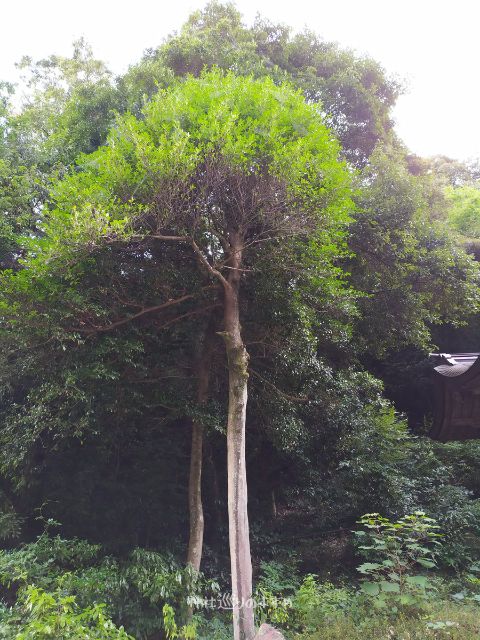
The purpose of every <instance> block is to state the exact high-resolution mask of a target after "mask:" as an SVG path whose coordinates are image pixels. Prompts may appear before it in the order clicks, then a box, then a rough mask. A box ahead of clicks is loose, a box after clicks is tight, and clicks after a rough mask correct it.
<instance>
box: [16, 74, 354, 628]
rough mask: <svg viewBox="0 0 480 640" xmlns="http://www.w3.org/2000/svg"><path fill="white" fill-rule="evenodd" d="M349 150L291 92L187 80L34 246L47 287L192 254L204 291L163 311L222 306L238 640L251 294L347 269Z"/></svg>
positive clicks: (85, 172) (131, 123)
mask: <svg viewBox="0 0 480 640" xmlns="http://www.w3.org/2000/svg"><path fill="white" fill-rule="evenodd" d="M338 152H339V147H338V144H337V143H336V142H335V140H334V139H333V137H332V135H331V133H330V132H329V131H328V129H327V128H326V127H325V126H324V124H323V123H322V119H321V116H320V115H319V112H318V109H317V108H316V107H315V106H312V105H307V104H306V103H305V101H304V100H303V98H302V96H301V95H300V94H299V93H297V92H295V91H293V90H291V89H289V88H288V87H276V86H275V85H274V83H273V82H272V81H270V80H262V81H255V80H252V79H250V78H237V77H235V76H233V75H226V76H224V75H223V74H222V73H220V72H218V71H213V72H211V73H207V74H204V75H203V76H202V77H201V78H200V79H193V78H190V79H187V80H186V81H184V82H182V83H180V84H177V85H175V86H174V87H172V88H171V89H170V90H167V91H164V92H161V93H160V94H159V95H158V96H157V97H156V98H155V99H154V100H153V101H152V102H151V103H150V104H148V105H147V107H146V108H145V110H144V117H143V119H142V120H137V119H136V118H134V117H133V116H125V117H124V118H121V119H119V120H118V122H117V127H116V129H115V130H114V131H113V132H112V133H111V136H110V139H109V145H108V146H106V147H103V148H101V149H99V150H98V151H97V152H96V153H94V154H91V155H90V156H84V158H83V159H82V160H81V162H80V166H79V168H80V171H77V172H75V173H74V174H72V175H71V176H69V177H67V178H66V179H64V180H62V181H60V182H59V183H58V184H57V185H56V188H55V191H54V197H55V202H56V208H55V209H54V210H53V211H52V212H51V213H50V214H49V216H48V221H47V223H46V226H45V232H46V238H45V239H43V240H41V241H38V242H37V243H34V248H33V249H34V252H33V253H34V255H32V257H31V259H30V261H29V262H28V269H27V270H26V274H27V275H23V274H22V278H26V279H27V280H28V279H33V281H35V280H36V279H37V278H39V277H40V278H44V279H46V280H47V281H48V279H49V278H50V277H51V274H52V269H53V270H55V269H56V270H63V271H67V272H70V273H71V270H72V269H73V270H75V266H74V265H76V264H78V263H79V259H80V257H81V256H82V255H84V256H85V255H86V254H88V253H89V252H92V251H95V250H96V249H98V247H100V246H105V245H107V246H108V245H109V246H111V247H112V250H113V249H114V248H115V249H116V248H118V247H121V246H122V245H123V246H125V248H128V247H129V246H131V245H132V243H135V244H136V246H137V251H138V252H140V254H142V255H143V256H145V255H148V253H149V252H151V251H155V250H156V249H155V247H156V246H157V244H160V246H164V245H172V244H173V245H178V247H179V250H182V251H184V249H186V250H188V251H189V256H190V258H189V259H190V261H191V264H193V265H196V266H197V271H198V273H199V274H200V275H201V279H200V284H201V286H198V285H195V288H194V289H193V290H192V289H188V288H187V287H188V285H189V284H190V286H191V284H192V283H189V282H188V281H187V282H184V287H185V290H184V294H183V295H182V296H179V298H177V299H176V300H173V299H168V300H166V301H164V302H163V303H162V304H160V305H157V307H162V308H166V307H168V308H170V307H174V306H176V305H181V304H182V303H183V302H184V301H185V300H186V299H188V300H191V299H192V298H194V299H195V300H196V302H197V304H200V309H199V310H200V311H201V310H202V304H203V307H204V308H207V307H208V306H211V305H212V303H213V304H218V301H220V303H221V305H222V326H221V331H220V333H221V335H222V337H223V340H224V344H225V353H226V357H227V369H228V389H229V391H228V394H229V396H228V419H227V448H228V465H227V466H228V507H229V532H230V553H231V569H232V596H233V601H234V630H235V638H236V639H237V640H249V639H250V638H252V637H253V633H254V630H253V609H252V603H251V595H252V576H251V559H250V543H249V527H248V515H247V482H246V467H245V418H246V406H247V390H248V353H247V350H246V347H245V343H244V340H243V337H242V331H241V320H240V307H241V303H242V286H243V283H245V282H247V281H248V279H249V275H250V273H252V272H253V273H254V272H255V271H256V270H257V269H262V270H263V269H267V270H268V268H269V264H271V262H272V261H276V260H278V259H279V257H280V256H282V258H283V262H284V264H285V266H287V265H288V266H289V268H290V269H292V267H293V266H295V270H296V272H297V274H296V276H292V278H293V279H292V280H291V286H294V282H295V277H296V278H297V279H298V278H299V275H298V274H299V273H300V272H301V271H302V269H305V271H306V272H307V273H308V271H309V270H310V271H312V272H315V273H316V271H315V268H314V266H313V265H314V260H317V261H318V262H319V263H321V265H322V269H324V270H326V271H327V272H328V265H330V273H333V274H335V273H337V272H336V271H335V269H334V268H333V267H332V266H331V264H332V260H334V259H335V257H336V256H337V255H338V254H339V253H340V252H341V249H340V248H336V247H339V245H341V241H342V236H343V227H344V226H345V224H346V222H347V221H348V210H349V208H350V199H349V183H350V179H349V174H348V172H347V171H346V169H345V167H344V166H343V165H342V164H341V163H340V162H339V161H338V159H337V156H338ZM302 256H303V258H302ZM306 256H310V258H309V259H306ZM172 267H174V265H172ZM292 272H293V273H294V271H293V269H292ZM202 280H203V281H202ZM209 290H210V292H211V293H210V294H209V293H208V291H209ZM217 291H219V292H220V298H219V297H218V294H217ZM212 295H213V296H214V299H213V301H212V297H211V296H212ZM209 297H210V299H209ZM215 297H216V298H215ZM205 298H206V301H205ZM162 305H163V306H162ZM181 315H182V314H179V319H180V316H181ZM78 321H79V324H78V325H77V328H76V329H77V331H82V330H88V326H86V325H82V318H81V317H79V318H78Z"/></svg>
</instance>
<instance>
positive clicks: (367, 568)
mask: <svg viewBox="0 0 480 640" xmlns="http://www.w3.org/2000/svg"><path fill="white" fill-rule="evenodd" d="M381 566H382V565H381V564H379V563H378V562H364V563H363V564H361V565H360V566H359V567H357V571H359V572H360V573H370V572H371V571H375V570H376V569H379V568H380V567H381Z"/></svg>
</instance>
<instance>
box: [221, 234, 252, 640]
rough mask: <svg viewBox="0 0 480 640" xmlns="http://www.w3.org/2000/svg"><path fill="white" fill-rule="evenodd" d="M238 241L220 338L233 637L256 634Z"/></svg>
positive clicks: (245, 638)
mask: <svg viewBox="0 0 480 640" xmlns="http://www.w3.org/2000/svg"><path fill="white" fill-rule="evenodd" d="M241 264H242V255H241V247H240V246H239V243H236V242H235V241H233V242H232V258H231V272H230V276H229V278H228V286H226V287H225V304H224V326H225V331H224V334H223V336H224V339H225V346H226V352H227V359H228V373H229V396H228V422H227V469H228V525H229V542H230V562H231V571H232V598H233V630H234V640H252V638H253V637H254V635H255V627H254V610H253V602H252V560H251V555H250V535H249V526H248V512H247V473H246V462H245V419H246V409H247V381H248V353H247V350H246V348H245V345H244V343H243V340H242V335H241V326H240V313H239V285H240V267H241Z"/></svg>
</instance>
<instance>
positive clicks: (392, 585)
mask: <svg viewBox="0 0 480 640" xmlns="http://www.w3.org/2000/svg"><path fill="white" fill-rule="evenodd" d="M380 586H381V588H382V591H383V592H384V593H400V585H399V584H398V583H397V582H388V580H382V581H381V582H380Z"/></svg>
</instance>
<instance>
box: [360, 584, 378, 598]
mask: <svg viewBox="0 0 480 640" xmlns="http://www.w3.org/2000/svg"><path fill="white" fill-rule="evenodd" d="M361 589H362V591H363V593H366V594H367V595H368V596H378V594H379V593H380V585H379V584H378V582H362V586H361Z"/></svg>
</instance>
